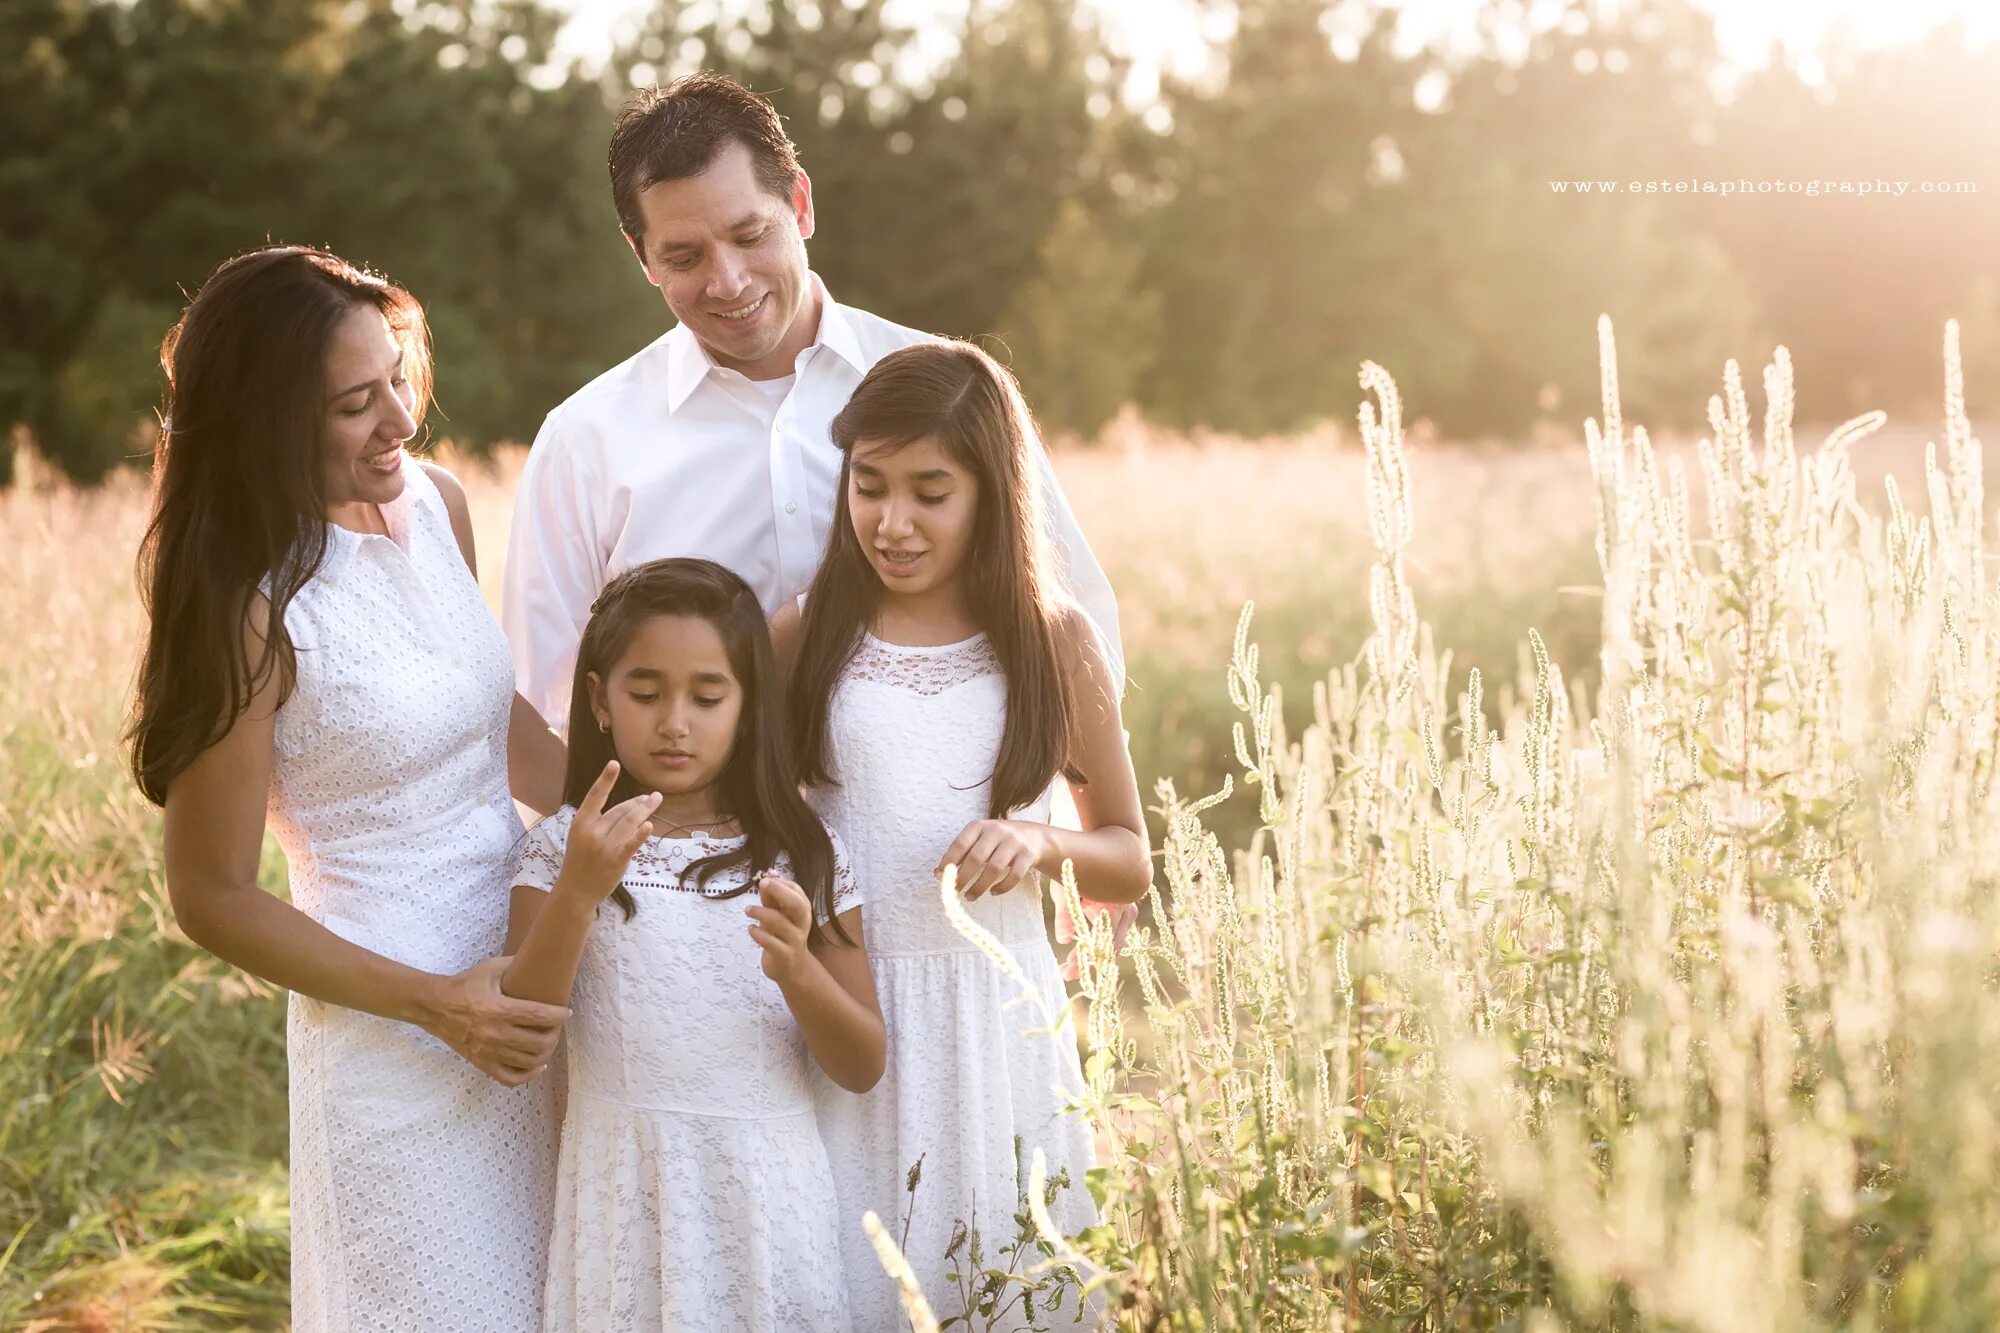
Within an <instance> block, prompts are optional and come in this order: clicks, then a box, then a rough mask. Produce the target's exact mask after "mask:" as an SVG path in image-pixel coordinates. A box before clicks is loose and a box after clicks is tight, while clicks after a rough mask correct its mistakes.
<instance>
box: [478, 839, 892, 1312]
mask: <svg viewBox="0 0 2000 1333" xmlns="http://www.w3.org/2000/svg"><path fill="white" fill-rule="evenodd" d="M574 817H575V811H574V810H573V809H570V808H567V807H565V808H564V809H562V810H559V811H557V812H556V813H555V814H553V815H551V816H549V817H548V818H547V819H545V820H543V821H542V822H541V823H540V824H537V825H536V826H535V827H534V828H533V829H531V830H529V833H528V841H527V850H526V852H525V854H524V855H523V857H522V860H521V869H520V872H519V873H518V874H517V875H516V876H515V882H516V883H518V884H524V885H527V886H529V887H531V888H537V889H543V890H547V889H551V888H553V887H554V885H555V882H556V875H557V873H558V871H560V870H561V868H562V858H563V849H564V848H565V847H566V846H567V845H568V839H569V827H570V821H571V819H573V818H574ZM740 843H741V839H735V838H731V839H712V838H650V839H648V840H647V841H646V843H645V845H644V846H643V847H641V848H640V849H639V852H638V854H637V855H636V856H634V857H633V858H632V865H631V867H630V869H628V870H627V871H626V873H625V879H624V885H625V888H626V889H627V890H628V891H629V892H630V893H631V895H632V897H633V899H634V900H635V901H636V903H637V913H636V915H634V916H633V918H632V919H631V920H629V921H627V920H625V917H624V913H623V912H622V911H621V910H620V909H619V907H618V905H617V904H616V903H614V902H611V901H610V900H608V899H607V900H606V901H605V903H604V905H603V906H602V907H600V908H599V909H598V912H597V920H596V922H595V923H594V924H593V925H592V927H591V932H590V939H589V942H588V943H587V944H586V945H585V946H584V951H583V959H582V962H581V964H580V965H579V967H578V969H577V975H576V985H575V988H574V989H573V990H572V991H571V993H570V1020H569V1024H568V1026H567V1027H566V1028H565V1029H564V1041H565V1042H566V1043H567V1045H568V1060H569V1102H568V1108H567V1110H566V1112H565V1114H564V1119H563V1127H562V1156H561V1162H560V1165H559V1167H558V1170H557V1186H556V1205H555V1229H554V1234H553V1236H552V1237H551V1239H550V1241H549V1281H548V1296H547V1308H548V1315H547V1319H548V1322H547V1325H546V1327H547V1328H548V1329H549V1330H550V1331H551V1333H557V1331H558V1330H560V1331H562V1333H568V1331H569V1330H579V1331H581V1330H605V1331H606V1333H610V1331H611V1330H617V1333H659V1331H660V1330H672V1331H673V1333H848V1330H849V1329H850V1328H853V1327H854V1325H851V1324H850V1323H849V1320H848V1314H847V1302H846V1296H845V1292H844V1291H843V1289H842V1283H841V1277H840V1259H841V1254H840V1246H839V1242H838V1241H837V1239H836V1233H835V1227H836V1221H835V1213H834V1196H833V1178H832V1175H831V1174H830V1172H829V1170H828V1165H827V1154H826V1149H825V1148H824V1147H823V1146H822V1144H821V1141H820V1135H819V1129H818V1127H817V1125H816V1124H815V1123H814V1120H813V1106H812V1092H811V1087H810V1084H809V1082H808V1079H807V1072H806V1071H807V1067H808V1065H809V1064H810V1063H811V1057H810V1056H809V1055H808V1054H807V1053H806V1046H805V1037H804V1035H803V1034H802V1033H800V1031H799V1027H798V1023H797V1022H796V1020H794V1019H793V1017H792V1012H791V1010H790V1009H789V1008H787V1007H786V1005H785V999H784V996H783V995H782V994H781V993H780V992H779V990H778V983H777V982H775V981H772V980H771V979H770V978H769V977H767V976H765V975H764V967H763V952H762V950H760V949H759V948H758V947H757V942H756V941H755V940H753V939H751V938H750V920H749V918H748V917H746V916H745V915H744V914H743V913H744V909H745V908H747V907H749V906H752V905H753V904H755V902H756V901H757V899H756V896H755V891H754V890H752V891H751V892H749V893H745V894H741V895H738V896H737V897H734V898H728V899H724V900H721V901H717V900H716V898H715V896H714V895H716V894H720V893H726V892H728V891H729V890H731V889H734V888H736V887H738V886H740V885H742V884H744V883H746V882H748V881H749V880H750V879H751V877H752V876H751V873H750V871H749V870H748V869H747V868H745V869H740V870H732V871H723V872H719V873H717V874H716V875H715V876H713V877H712V878H711V879H710V880H709V881H708V884H707V886H706V888H705V889H697V888H696V887H695V884H694V881H693V879H692V878H690V879H689V880H688V881H687V883H686V884H685V885H684V884H683V883H682V881H681V873H680V872H681V871H682V870H683V869H685V868H686V867H687V866H688V865H689V864H691V863H692V862H694V861H697V860H700V859H701V858H703V857H706V856H709V855H711V854H713V853H716V852H720V851H726V850H731V849H733V848H735V847H737V846H738V845H740ZM834 857H835V863H836V864H835V872H834V900H835V905H836V910H837V911H842V912H844V911H846V910H847V909H848V908H850V907H854V906H856V905H858V903H859V902H860V898H859V895H857V894H856V892H855V889H854V879H853V877H852V875H851V874H850V873H849V871H848V863H847V860H846V858H845V856H844V855H843V854H842V852H841V849H840V847H839V846H838V845H837V844H836V846H835V848H834ZM771 869H772V871H773V873H775V874H778V875H782V876H784V877H786V878H791V877H792V872H791V868H790V863H789V860H788V858H785V857H780V858H779V859H778V864H777V865H776V866H774V867H772V868H771ZM862 1327H863V1328H867V1329H873V1328H875V1327H877V1326H875V1325H864V1326H862Z"/></svg>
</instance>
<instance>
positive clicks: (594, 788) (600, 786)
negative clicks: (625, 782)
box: [576, 759, 618, 819]
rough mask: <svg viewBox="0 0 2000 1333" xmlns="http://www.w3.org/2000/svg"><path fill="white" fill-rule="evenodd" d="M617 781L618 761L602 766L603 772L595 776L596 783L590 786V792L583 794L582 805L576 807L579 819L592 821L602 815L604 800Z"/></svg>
mask: <svg viewBox="0 0 2000 1333" xmlns="http://www.w3.org/2000/svg"><path fill="white" fill-rule="evenodd" d="M617 781H618V761H617V760H616V759H613V760H611V761H610V762H608V763H606V764H605V765H604V771H603V772H602V773H599V774H598V775H597V781H595V782H593V783H591V784H590V790H589V791H587V792H585V793H584V794H583V804H581V805H579V806H577V808H576V813H577V817H578V818H579V819H594V818H596V817H597V816H598V815H600V814H602V813H604V801H605V798H606V797H608V796H610V795H611V788H612V787H613V786H614V785H615V784H616V783H617Z"/></svg>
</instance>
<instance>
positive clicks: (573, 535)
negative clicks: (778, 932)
mask: <svg viewBox="0 0 2000 1333" xmlns="http://www.w3.org/2000/svg"><path fill="white" fill-rule="evenodd" d="M576 449H577V442H576V441H575V440H574V439H572V438H570V437H569V436H567V435H566V434H565V432H564V429H563V425H562V413H561V409H558V410H557V411H555V412H551V413H550V414H549V417H548V420H546V421H544V422H543V423H542V429H541V431H540V433H538V434H537V435H536V436H535V443H534V447H533V448H532V449H530V450H529V451H528V462H527V466H526V467H524V468H523V469H522V471H521V480H520V485H519V488H518V490H517V492H516V494H515V498H514V526H513V528H512V530H511V531H510V532H509V533H508V536H507V566H506V570H505V573H504V575H503V577H502V579H501V584H500V623H501V625H502V626H503V627H504V628H505V629H506V631H507V642H508V644H509V646H510V647H511V648H512V649H513V654H514V680H515V686H516V688H518V689H519V690H520V692H521V697H523V698H524V699H526V700H527V701H528V702H529V703H530V704H532V705H534V707H535V709H536V711H537V712H539V713H540V714H541V715H542V717H543V719H544V720H546V721H547V722H548V724H549V725H550V726H551V727H553V728H554V729H555V731H556V734H557V735H559V736H564V737H565V738H567V735H568V732H569V694H570V678H571V675H572V674H573V673H574V671H575V670H576V649H577V644H578V642H579V641H580V640H581V639H582V638H583V627H584V625H585V623H586V622H587V621H588V620H589V619H590V604H591V603H592V602H593V601H595V600H596V599H597V594H598V592H599V590H600V589H602V588H603V586H604V557H603V553H602V547H601V543H600V540H599V533H598V529H597V524H596V522H595V521H594V519H593V514H594V512H595V508H596V506H595V504H594V499H595V497H594V496H593V495H592V493H591V489H590V485H589V483H588V479H587V477H586V476H585V475H584V473H583V469H582V468H581V466H580V465H579V460H578V458H577V454H576Z"/></svg>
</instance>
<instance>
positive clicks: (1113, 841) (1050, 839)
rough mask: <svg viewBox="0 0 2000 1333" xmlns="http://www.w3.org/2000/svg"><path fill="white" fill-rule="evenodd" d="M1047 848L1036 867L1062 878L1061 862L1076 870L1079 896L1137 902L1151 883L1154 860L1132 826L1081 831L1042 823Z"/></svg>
mask: <svg viewBox="0 0 2000 1333" xmlns="http://www.w3.org/2000/svg"><path fill="white" fill-rule="evenodd" d="M1043 831H1044V834H1045V836H1046V840H1047V841H1046V850H1044V851H1043V853H1042V855H1041V857H1040V858H1039V859H1038V860H1037V861H1036V863H1035V869H1037V870H1039V871H1041V872H1042V873H1043V874H1044V875H1047V876H1048V877H1049V878H1050V879H1052V880H1054V879H1061V878H1062V867H1063V862H1064V861H1068V862H1069V863H1070V864H1071V865H1072V866H1073V867H1074V868H1075V871H1076V891H1077V894H1078V896H1080V897H1083V898H1088V899H1089V900H1090V901H1092V902H1098V903H1130V902H1137V901H1138V900H1139V899H1141V898H1143V897H1145V896H1146V886H1147V885H1149V884H1151V883H1152V879H1153V863H1152V858H1151V856H1150V855H1149V854H1148V852H1147V850H1146V840H1145V839H1144V838H1142V837H1140V836H1139V835H1138V834H1137V833H1134V832H1133V831H1132V830H1131V829H1128V828H1121V827H1119V826H1117V825H1115V824H1108V825H1105V826H1104V827H1102V828H1095V829H1091V830H1089V831H1088V832H1084V831H1081V830H1078V829H1066V828H1057V827H1055V826H1054V825H1044V826H1043Z"/></svg>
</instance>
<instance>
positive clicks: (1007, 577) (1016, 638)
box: [791, 340, 1082, 819]
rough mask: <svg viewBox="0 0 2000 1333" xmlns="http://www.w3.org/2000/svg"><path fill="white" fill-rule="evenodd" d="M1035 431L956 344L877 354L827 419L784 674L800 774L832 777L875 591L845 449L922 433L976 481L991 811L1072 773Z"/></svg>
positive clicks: (969, 597) (972, 583)
mask: <svg viewBox="0 0 2000 1333" xmlns="http://www.w3.org/2000/svg"><path fill="white" fill-rule="evenodd" d="M1032 430H1033V423H1032V421H1031V420H1030V418H1029V416H1028V409H1027V405H1026V404H1025V403H1024V402H1023V401H1022V400H1021V392H1020V390H1019V388H1017V387H1016V386H1015V384H1014V378H1013V376H1011V375H1009V374H1008V373H1007V371H1006V370H1005V369H1004V368H1002V367H1001V366H1000V365H999V364H998V363H997V362H995V361H994V360H993V358H992V357H990V356H988V355H986V353H984V352H982V351H980V350H979V349H978V348H977V347H974V346H973V345H972V344H970V343H966V342H959V341H955V340H941V341H937V342H927V343H918V344H915V345H914V346H910V347H904V348H899V349H898V350H896V351H894V352H891V353H890V354H889V355H887V356H885V357H883V358H882V359H881V360H880V361H878V362H876V364H875V367H874V369H872V370H870V371H869V372H868V374H867V375H866V376H865V377H864V378H863V379H862V381H861V385H860V387H859V388H857V389H856V390H855V391H854V396H853V397H852V398H850V399H848V402H847V406H846V407H844V408H842V409H841V411H840V414H839V415H838V416H836V417H835V418H834V419H833V428H832V433H833V442H834V444H835V445H837V446H839V448H840V452H841V455H842V459H841V466H840V488H839V492H838V497H837V499H836V500H835V502H834V516H833V531H832V533H831V534H830V535H829V536H828V538H827V546H826V553H825V556H824V557H823V558H822V559H821V561H820V566H819V572H818V573H817V574H815V575H814V577H813V581H812V586H811V588H810V589H809V590H808V592H807V594H806V605H805V614H804V620H803V623H802V625H801V628H800V634H799V650H798V656H797V660H796V662H795V664H794V666H793V669H792V683H791V717H792V735H793V738H794V742H795V744H796V745H797V747H798V755H799V763H798V767H799V776H800V778H801V779H802V780H803V781H805V782H809V783H816V784H822V783H831V782H834V781H837V778H836V775H835V774H834V772H833V770H832V764H831V762H830V759H831V756H830V755H829V753H828V745H827V711H828V709H829V707H830V706H831V703H832V698H833V691H834V686H835V685H836V684H837V683H838V682H839V679H840V673H841V671H842V669H843V668H845V667H846V665H847V664H848V663H849V662H850V661H852V660H853V657H854V654H855V653H856V652H857V651H858V650H859V648H860V646H861V636H862V633H863V631H864V630H866V629H867V628H868V626H869V625H870V624H871V623H872V621H873V619H874V616H875V609H876V606H877V603H878V602H879V601H880V599H881V598H882V597H883V596H884V594H885V590H884V588H883V586H882V580H881V576H880V575H878V574H876V572H875V567H874V566H873V565H872V564H871V563H870V562H869V560H868V554H867V552H866V551H864V550H863V549H862V548H861V542H860V539H859V538H857V537H856V536H855V533H854V522H853V517H852V514H851V512H850V507H849V504H848V492H849V487H850V486H851V485H852V478H851V475H850V474H851V472H852V470H853V461H854V450H855V447H856V446H857V445H861V444H867V445H869V446H870V447H875V448H881V447H887V448H890V449H899V448H903V447H905V446H907V445H911V444H914V443H916V442H917V441H918V440H926V439H928V440H934V441H936V442H937V445H938V447H939V448H940V449H942V450H943V451H944V453H945V455H946V456H947V457H948V458H950V459H951V461H952V462H953V463H954V464H956V465H957V466H959V467H962V468H964V469H965V470H966V471H968V472H970V473H972V475H973V476H974V477H975V478H976V479H977V481H978V485H979V503H978V507H977V510H976V511H975V513H974V515H973V533H972V547H971V549H970V550H969V551H968V552H967V554H966V557H965V566H964V571H963V574H962V577H963V579H964V580H965V593H966V602H967V609H968V610H969V611H970V612H971V615H972V618H973V620H974V622H975V623H977V624H978V626H979V627H980V629H982V630H984V631H985V632H986V636H987V639H988V641H989V642H990V643H991V644H992V647H993V652H994V656H996V657H997V658H998V659H999V661H1000V668H1001V670H1002V672H1003V673H1004V674H1005V675H1006V678H1007V725H1006V729H1005V731H1004V733H1003V734H1002V737H1001V741H1000V754H999V757H998V758H997V760H996V761H995V763H994V768H993V787H992V799H991V802H990V813H991V816H992V817H993V818H995V819H1000V818H1004V817H1005V816H1006V815H1007V814H1008V812H1010V811H1012V810H1016V809H1018V808H1020V807H1021V806H1024V805H1028V804H1030V803H1032V802H1033V801H1035V800H1036V799H1038V798H1039V797H1040V796H1041V794H1042V793H1043V792H1044V791H1046V790H1047V789H1048V785H1049V783H1050V782H1051V781H1052V780H1053V779H1054V778H1055V776H1056V774H1057V773H1065V774H1067V775H1069V777H1070V778H1071V780H1072V781H1077V782H1080V781H1082V777H1081V775H1080V774H1078V773H1077V772H1076V770H1075V768H1074V767H1073V766H1072V765H1071V763H1070V745H1071V736H1072V727H1073V725H1074V722H1075V718H1076V710H1077V704H1076V698H1075V691H1074V690H1073V689H1072V687H1071V684H1070V676H1069V673H1068V671H1066V670H1065V669H1064V663H1063V660H1062V655H1061V653H1060V652H1059V651H1058V647H1057V644H1058V633H1057V623H1058V616H1059V614H1060V611H1061V606H1062V603H1061V599H1060V598H1059V597H1058V595H1057V592H1056V589H1055V586H1054V580H1053V576H1052V574H1051V573H1050V570H1049V562H1048V559H1047V556H1046V554H1045V551H1044V549H1043V547H1044V543H1043V540H1042V519H1041V507H1040V503H1039V501H1038V499H1037V494H1036V479H1035V473H1034V464H1033V462H1032V460H1031V459H1030V457H1029V452H1028V451H1029V440H1030V438H1031V435H1030V432H1031V431H1032Z"/></svg>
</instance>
